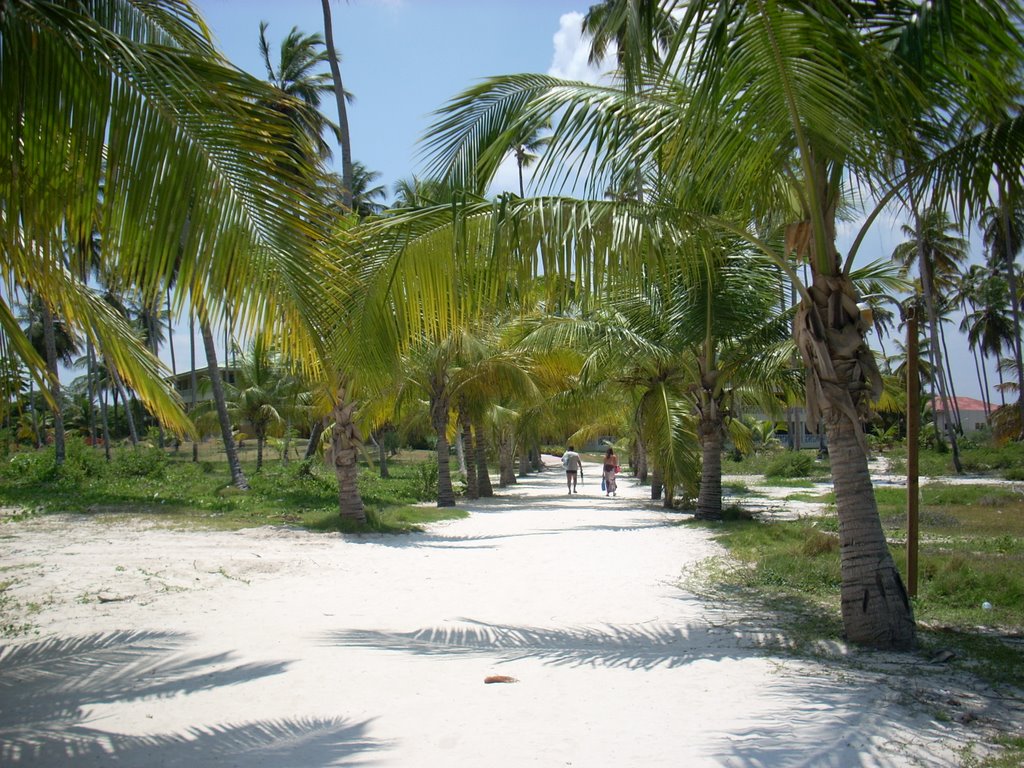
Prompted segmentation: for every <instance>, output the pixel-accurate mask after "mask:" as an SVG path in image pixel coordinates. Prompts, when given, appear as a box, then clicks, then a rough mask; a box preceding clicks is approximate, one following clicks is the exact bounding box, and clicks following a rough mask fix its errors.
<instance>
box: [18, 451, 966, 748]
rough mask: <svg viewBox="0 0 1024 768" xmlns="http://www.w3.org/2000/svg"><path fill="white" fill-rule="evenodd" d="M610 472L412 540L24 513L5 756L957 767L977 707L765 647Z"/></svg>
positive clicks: (531, 482)
mask: <svg viewBox="0 0 1024 768" xmlns="http://www.w3.org/2000/svg"><path fill="white" fill-rule="evenodd" d="M596 476H597V472H596V470H595V471H593V472H592V473H588V480H589V484H588V485H587V486H585V487H584V488H583V489H582V492H581V493H580V494H578V495H574V496H568V495H566V494H565V488H564V475H562V473H561V472H560V471H559V470H557V469H555V470H553V471H551V472H546V473H543V474H541V475H540V476H534V477H531V478H527V479H526V480H525V481H523V482H521V483H520V484H519V485H518V486H516V487H515V488H512V489H508V490H506V491H502V497H501V498H497V499H491V500H487V501H485V502H480V503H473V504H472V505H471V509H472V511H473V513H474V514H472V515H471V516H470V518H469V519H467V520H461V521H455V522H450V523H444V524H439V525H436V526H433V527H432V528H431V529H430V530H429V531H428V532H426V533H423V534H416V535H408V536H399V537H378V536H363V537H341V536H331V535H315V534H310V533H306V532H303V531H295V530H287V529H271V528H260V529H253V530H248V531H242V532H237V533H212V532H201V533H196V532H174V531H165V530H155V529H150V530H142V529H139V528H138V527H133V526H121V527H114V526H110V525H101V524H97V523H95V522H92V521H89V520H88V519H85V518H52V517H48V518H42V519H38V520H33V521H27V522H23V523H17V524H9V525H7V526H6V527H4V528H3V529H0V535H2V538H0V558H2V560H0V562H2V563H3V565H4V567H5V569H6V573H7V574H8V576H7V577H8V578H10V577H12V576H13V577H14V578H17V579H18V580H19V581H18V585H17V587H16V588H14V594H15V596H16V598H17V599H18V600H19V602H21V603H22V604H23V605H28V604H30V603H34V604H37V607H38V612H37V613H35V614H34V615H32V616H30V617H29V620H30V621H32V622H33V623H34V624H35V625H36V626H37V627H38V628H39V633H38V634H37V635H33V636H29V637H27V638H24V639H20V640H17V641H12V642H10V643H9V644H8V645H7V646H6V647H3V648H0V765H4V766H12V765H32V766H78V765H88V766H140V767H141V766H146V767H147V768H149V767H152V766H182V767H183V768H184V767H185V766H190V767H191V766H199V767H203V766H296V767H298V766H310V767H313V766H329V765H372V766H449V767H451V766H467V767H469V766H473V767H476V766H498V767H502V766H507V767H508V768H513V767H516V766H533V765H535V766H587V767H589V766H625V767H631V766H645V767H655V766H684V765H685V766H690V765H697V766H702V765H706V766H718V765H724V766H751V767H752V766H813V765H827V766H836V767H837V768H841V767H844V766H871V765H878V766H883V765H884V766H888V765H912V764H921V765H955V764H957V760H956V758H955V750H956V749H958V748H959V747H960V746H961V745H962V744H963V743H964V742H965V741H969V740H971V739H972V738H973V736H972V732H971V730H970V728H969V727H967V726H961V725H960V724H958V723H956V722H937V721H936V720H934V719H933V718H931V717H929V716H928V715H927V713H926V712H923V711H922V710H921V707H920V706H905V705H912V704H913V702H908V701H907V700H906V699H907V695H906V691H903V692H902V693H901V692H900V690H899V688H900V686H892V685H889V684H885V682H884V681H882V680H880V676H879V675H878V674H876V673H869V672H863V673H857V672H851V671H850V670H849V669H845V670H844V671H843V672H842V673H841V674H840V673H838V672H834V671H830V670H829V669H828V668H827V667H825V666H822V665H819V664H817V663H814V662H808V661H798V660H794V659H791V658H786V657H782V656H775V655H772V654H771V653H769V652H767V651H765V650H761V649H759V642H760V641H761V640H764V639H765V638H766V637H767V638H768V639H772V635H773V633H772V632H771V631H770V630H764V629H759V628H757V625H756V624H752V623H751V621H750V620H749V619H745V618H744V617H742V616H741V615H740V614H739V613H738V612H737V611H736V610H735V609H732V610H729V611H726V610H724V609H717V608H712V607H709V606H708V605H707V604H705V603H704V602H702V601H701V600H699V599H697V598H695V597H694V596H693V595H691V594H688V593H687V592H686V591H684V590H683V589H682V588H681V587H680V586H679V585H678V584H677V582H678V579H679V575H680V573H681V571H682V570H683V569H684V568H686V567H687V566H688V565H689V564H692V563H695V562H697V561H699V560H701V559H703V558H706V557H709V556H712V555H715V554H717V553H718V551H719V550H718V548H717V545H715V544H714V543H713V542H712V541H711V540H710V537H709V535H708V534H707V532H706V531H703V530H698V529H694V528H692V527H679V526H675V525H673V524H672V523H673V518H671V517H669V516H667V515H665V514H664V513H663V512H661V510H660V509H659V508H658V507H657V506H655V505H653V504H652V503H651V502H650V501H649V500H645V499H644V498H643V496H642V494H643V493H646V491H645V490H641V489H638V488H633V487H631V484H630V483H628V482H627V483H622V484H621V485H620V492H619V497H618V498H616V499H607V498H605V497H604V496H603V495H600V497H599V496H598V494H599V493H600V492H599V491H598V489H597V488H596V487H594V486H595V484H594V482H593V480H592V479H590V478H592V477H596ZM492 674H499V675H510V676H513V677H515V678H518V680H519V682H517V683H514V684H497V685H485V684H484V683H483V680H484V677H485V676H487V675H492Z"/></svg>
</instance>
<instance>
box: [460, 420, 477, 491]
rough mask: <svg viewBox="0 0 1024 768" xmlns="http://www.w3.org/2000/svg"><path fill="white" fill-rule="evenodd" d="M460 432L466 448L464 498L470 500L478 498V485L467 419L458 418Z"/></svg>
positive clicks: (472, 444)
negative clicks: (466, 497)
mask: <svg viewBox="0 0 1024 768" xmlns="http://www.w3.org/2000/svg"><path fill="white" fill-rule="evenodd" d="M459 422H460V425H461V431H462V443H463V445H465V447H466V496H468V497H469V498H471V499H479V498H480V483H479V482H478V480H477V470H476V468H477V456H476V447H475V445H474V442H473V429H472V427H471V426H470V423H469V419H467V418H465V417H463V416H461V415H460V416H459Z"/></svg>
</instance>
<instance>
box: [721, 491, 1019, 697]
mask: <svg viewBox="0 0 1024 768" xmlns="http://www.w3.org/2000/svg"><path fill="white" fill-rule="evenodd" d="M876 495H877V497H878V504H879V510H880V513H881V517H882V521H883V525H884V526H885V529H886V535H887V538H888V539H889V541H890V546H891V547H892V548H893V550H894V555H895V558H896V561H897V563H898V564H899V566H900V569H901V571H902V572H903V575H904V578H906V491H905V490H903V489H899V488H880V489H876ZM837 529H838V522H837V520H836V518H835V517H834V516H831V515H830V516H826V517H822V518H818V519H804V520H798V521H793V522H772V523H762V522H758V521H756V520H753V519H751V518H750V517H749V515H747V516H744V515H739V514H734V515H731V516H729V519H727V520H726V521H725V522H724V523H723V524H721V525H719V526H716V527H715V531H716V535H717V536H718V538H719V540H720V541H721V542H722V543H723V544H724V545H725V546H726V547H727V548H728V549H729V551H730V553H731V554H732V555H733V557H734V558H735V559H736V561H737V563H738V564H737V565H735V566H734V567H732V566H726V565H721V564H719V565H718V566H717V567H716V569H715V570H714V573H713V574H710V579H709V583H711V584H712V585H713V586H714V587H715V588H719V589H721V588H726V589H729V590H732V591H735V590H739V591H740V592H741V593H742V594H745V595H747V596H753V597H754V598H755V599H756V600H757V601H759V602H761V603H762V604H764V605H766V606H768V607H770V608H772V609H774V610H777V611H779V613H780V614H781V615H783V616H786V617H788V621H789V622H790V624H791V628H792V630H793V639H794V642H795V643H796V644H797V645H802V644H804V643H811V642H813V641H814V640H818V639H822V638H838V637H840V636H841V634H842V627H841V625H840V623H839V622H838V620H837V618H836V614H837V612H838V608H839V590H840V584H841V578H840V573H839V538H838V535H837ZM919 541H920V543H919V568H918V594H917V596H916V597H915V598H913V603H914V613H915V615H916V616H917V620H918V622H919V629H920V633H921V634H920V641H921V647H922V650H923V651H924V652H925V653H926V654H928V653H929V652H934V651H938V650H942V649H953V650H954V651H955V653H956V659H957V661H956V662H955V663H958V664H962V665H964V666H965V667H967V668H970V669H971V670H972V671H973V672H974V673H975V674H977V675H979V676H981V677H983V678H984V679H985V680H987V681H989V683H990V684H994V685H995V684H1011V685H1017V686H1019V685H1024V652H1022V650H1021V649H1020V648H1019V647H1018V646H1016V645H1013V644H1010V643H1008V642H1007V641H1006V640H1005V639H1004V636H1005V635H1011V634H1019V633H1020V632H1021V631H1022V629H1024V494H1021V493H1020V492H1019V491H1016V490H1014V489H1012V488H1007V487H1001V486H985V485H977V486H964V485H956V486H953V485H932V486H926V487H924V488H923V489H922V507H921V515H920V540H919ZM985 603H988V604H990V605H991V608H990V609H985V608H983V604H985Z"/></svg>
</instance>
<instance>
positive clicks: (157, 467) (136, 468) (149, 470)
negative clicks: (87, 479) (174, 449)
mask: <svg viewBox="0 0 1024 768" xmlns="http://www.w3.org/2000/svg"><path fill="white" fill-rule="evenodd" d="M166 469H167V456H166V455H164V452H163V451H161V450H160V449H159V448H137V449H135V450H134V451H120V452H118V454H117V456H116V457H115V459H114V470H115V472H116V473H117V474H118V475H119V476H121V477H151V478H153V479H155V480H159V479H160V478H162V477H163V476H164V473H165V471H166Z"/></svg>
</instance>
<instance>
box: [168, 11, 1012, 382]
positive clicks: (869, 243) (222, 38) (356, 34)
mask: <svg viewBox="0 0 1024 768" xmlns="http://www.w3.org/2000/svg"><path fill="white" fill-rule="evenodd" d="M589 5H590V0H582V2H572V1H571V0H348V1H347V2H346V1H345V0H332V2H331V12H332V15H333V26H334V35H335V45H336V47H337V49H338V51H339V52H340V54H341V57H342V62H341V73H342V79H343V81H344V83H345V88H346V89H347V90H348V91H349V92H351V93H352V94H354V96H355V102H354V103H352V104H350V105H349V108H348V116H349V125H350V129H351V133H352V154H353V157H354V158H355V159H356V160H359V161H361V162H362V163H363V164H364V165H365V166H366V167H367V168H369V169H370V170H373V171H378V172H379V173H380V174H381V178H380V183H382V184H384V185H385V187H386V188H387V190H388V199H389V200H390V199H391V191H392V189H393V187H394V183H395V182H396V181H397V180H399V179H402V178H409V177H411V176H412V174H413V173H415V172H418V171H420V170H421V167H420V165H421V164H420V158H419V155H418V147H417V142H418V141H419V139H421V138H422V136H423V135H424V133H425V132H426V130H427V128H428V127H429V125H430V124H431V122H432V120H433V118H432V113H433V112H434V111H435V110H437V109H439V108H440V107H441V106H443V105H444V104H445V103H446V102H447V101H448V100H449V99H451V98H452V97H454V96H456V95H457V94H459V93H460V92H461V91H463V90H465V89H466V88H468V87H470V86H472V85H473V84H475V83H477V82H479V81H480V80H481V79H483V78H486V77H489V76H492V75H501V74H509V73H516V72H542V73H548V74H552V75H557V76H560V77H566V78H570V79H579V80H589V81H592V82H593V81H596V80H597V79H598V78H599V77H600V76H601V72H602V71H603V70H604V69H606V68H607V66H600V65H599V66H597V67H591V66H588V65H587V53H588V46H587V42H586V41H584V40H583V39H582V38H581V36H580V21H581V19H582V16H583V14H584V13H585V12H586V10H587V8H588V7H589ZM197 6H198V8H199V10H200V12H201V13H202V14H203V16H204V18H205V19H206V21H207V23H208V24H209V25H210V28H211V30H212V31H213V34H214V36H215V38H216V40H217V43H218V45H219V47H220V49H221V50H222V51H223V52H224V53H225V55H226V56H227V57H228V58H229V59H230V60H231V61H232V62H234V63H235V64H236V65H237V66H239V67H241V68H243V69H245V70H248V71H249V72H251V73H253V74H255V75H257V76H259V77H265V76H266V70H265V68H264V66H263V63H262V60H261V58H260V54H259V48H258V43H257V41H258V37H259V24H260V21H267V22H269V25H270V26H269V28H268V31H267V36H268V40H269V41H270V44H271V49H272V56H276V54H277V51H278V46H279V44H280V41H281V39H282V38H283V37H284V36H285V35H286V34H287V33H288V32H289V31H290V30H291V28H292V27H293V26H294V27H298V28H299V30H300V31H302V32H306V33H312V32H321V33H322V31H323V16H322V10H321V5H320V0H290V1H282V0H198V2H197ZM323 108H324V112H325V114H327V116H328V117H330V118H331V119H337V114H336V112H335V110H334V109H333V107H332V105H330V104H325V105H324V107H323ZM337 154H340V153H337ZM517 186H518V183H517V181H516V175H515V166H514V162H512V161H511V159H510V160H509V161H508V162H507V163H506V165H505V166H504V168H503V170H502V171H501V172H499V175H498V177H497V179H496V181H495V184H494V187H493V188H492V191H494V192H498V191H503V190H515V189H516V188H517ZM858 226H859V222H858V223H855V224H841V225H840V231H839V237H838V240H839V242H838V245H839V248H840V251H845V250H846V247H847V246H848V245H849V243H850V241H851V240H852V238H853V236H854V234H855V230H856V229H857V227H858ZM899 227H900V221H898V220H897V219H895V218H894V217H891V216H889V217H887V216H885V215H883V216H881V217H879V220H878V221H876V223H875V224H874V226H873V227H872V229H871V230H870V232H869V233H868V235H867V237H866V238H865V241H864V244H863V245H862V246H861V250H860V255H859V257H858V263H866V262H868V261H873V260H875V259H879V258H884V259H888V258H889V256H890V254H891V253H892V249H893V247H894V246H895V244H896V243H898V242H900V241H902V240H903V239H904V237H903V236H902V234H901V233H900V230H899ZM972 245H973V252H972V261H979V260H980V259H981V252H980V247H979V246H978V245H977V241H976V239H974V241H973V242H972ZM947 335H948V337H949V343H950V357H951V358H952V359H953V361H954V377H955V379H956V385H957V394H958V395H961V396H963V395H966V396H969V397H980V388H979V386H978V384H977V383H976V381H975V375H974V364H973V361H972V359H971V356H970V352H969V351H968V349H967V345H966V342H965V341H964V340H963V339H962V337H961V336H960V334H958V333H957V332H956V329H955V328H952V327H950V328H947ZM869 340H870V341H871V342H872V344H873V346H875V347H876V348H877V341H876V340H875V339H874V338H873V337H869ZM175 346H176V348H177V349H178V350H179V351H178V355H179V357H180V356H181V354H182V351H187V348H188V339H187V332H186V333H185V334H180V333H176V334H175ZM885 346H886V349H887V351H889V353H890V354H891V353H893V352H894V351H895V349H896V345H895V343H894V341H893V340H892V339H887V340H886V341H885ZM166 356H167V355H166V353H165V354H164V357H166ZM990 378H992V380H993V381H994V377H990ZM990 399H992V400H993V402H997V401H998V398H997V397H996V396H995V395H994V393H993V395H991V396H990Z"/></svg>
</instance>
